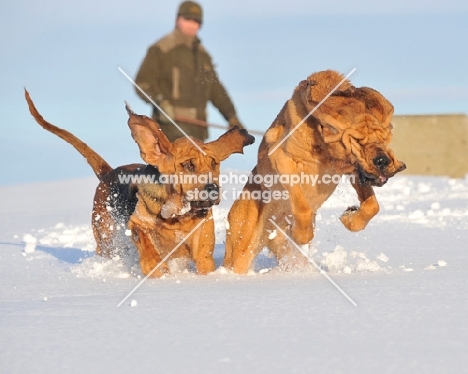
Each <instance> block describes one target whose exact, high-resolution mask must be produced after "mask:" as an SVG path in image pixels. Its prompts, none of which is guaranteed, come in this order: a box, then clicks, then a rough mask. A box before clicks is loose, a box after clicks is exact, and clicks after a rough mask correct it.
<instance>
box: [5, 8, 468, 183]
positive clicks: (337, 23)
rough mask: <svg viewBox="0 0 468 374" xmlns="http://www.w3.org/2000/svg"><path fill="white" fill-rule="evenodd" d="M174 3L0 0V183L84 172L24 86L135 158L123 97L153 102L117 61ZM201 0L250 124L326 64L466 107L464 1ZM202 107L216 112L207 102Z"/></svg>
mask: <svg viewBox="0 0 468 374" xmlns="http://www.w3.org/2000/svg"><path fill="white" fill-rule="evenodd" d="M178 4H179V3H178V2H171V1H155V0H152V1H138V0H137V1H105V2H102V1H101V2H99V1H97V2H96V1H91V0H80V1H77V0H76V1H75V0H72V1H58V0H53V1H46V2H45V3H44V2H38V1H32V0H19V1H18V0H16V1H10V0H7V1H4V2H3V3H2V12H1V14H0V28H1V31H2V32H1V33H0V47H1V50H2V59H0V68H1V84H0V99H1V102H2V104H1V115H2V119H3V120H2V124H1V126H2V131H1V134H0V141H1V144H2V145H1V148H0V158H1V159H2V163H1V167H2V170H1V171H2V172H1V175H0V184H5V183H16V182H28V181H34V180H48V179H63V178H71V177H80V176H84V175H92V172H91V171H90V170H89V168H88V166H87V165H86V164H85V163H84V162H83V160H82V159H81V156H79V155H78V154H75V153H76V151H74V150H72V149H71V147H70V146H69V145H67V144H64V143H63V141H61V140H59V139H58V138H55V137H54V136H53V135H51V134H48V133H46V132H45V131H43V130H41V129H40V128H39V127H38V126H37V125H36V124H35V122H34V121H33V120H32V118H31V117H30V115H29V113H28V111H27V108H26V105H25V102H24V98H23V87H27V88H28V90H29V91H30V93H31V96H32V98H33V99H34V100H35V102H36V104H37V107H38V109H39V111H40V112H41V113H42V114H43V115H44V117H45V118H46V119H49V120H50V121H51V122H53V123H54V124H56V125H58V126H60V127H64V128H66V129H68V130H70V131H72V132H73V133H75V134H76V135H77V136H79V137H80V138H81V139H82V140H83V141H85V142H87V143H88V144H90V145H91V146H92V147H93V148H94V149H95V150H96V151H98V152H99V153H100V154H101V155H102V156H103V157H104V158H106V160H108V161H109V162H110V163H111V164H112V165H113V166H117V165H119V164H124V163H130V162H135V161H138V150H137V148H136V145H135V144H134V142H133V140H132V139H131V138H130V134H129V131H128V128H127V125H126V119H127V118H126V113H125V110H124V107H123V101H124V100H128V101H129V102H130V104H131V105H132V107H133V109H134V110H135V111H137V112H139V113H142V114H149V113H150V108H149V106H148V105H146V104H145V103H143V102H142V101H141V100H140V99H139V98H138V97H137V96H136V95H135V93H134V91H133V88H132V85H131V83H130V82H128V80H127V79H126V78H125V77H124V76H123V75H122V74H121V73H120V72H119V70H118V68H119V67H121V68H122V69H123V70H124V71H125V72H126V73H128V75H130V76H131V77H134V76H135V74H136V72H137V70H138V67H139V64H140V63H141V60H142V59H143V57H144V55H145V52H146V49H147V48H148V46H149V45H150V44H152V43H153V42H154V41H156V40H157V39H158V38H160V37H161V36H162V35H164V34H166V33H168V32H170V31H171V30H172V28H173V26H174V19H175V12H176V9H177V6H178ZM202 5H203V7H204V10H205V17H204V24H203V28H202V30H201V32H200V38H201V39H202V41H203V43H204V44H205V46H206V48H207V49H208V51H209V52H210V53H211V55H212V57H213V60H214V62H215V63H216V66H217V70H218V73H219V75H220V78H221V80H222V82H223V83H224V84H225V86H226V87H227V89H228V91H229V93H230V94H231V96H232V98H233V101H234V103H235V105H236V108H237V110H238V114H239V117H240V118H241V120H242V121H243V122H244V124H245V125H246V126H247V127H248V128H253V129H257V130H265V129H266V128H267V127H268V126H269V125H270V124H271V122H272V120H273V119H274V118H275V116H276V114H277V113H278V111H279V110H280V109H281V106H282V105H283V103H284V101H285V100H287V99H288V98H289V97H290V95H291V92H292V91H293V89H294V87H295V85H297V83H298V82H299V81H300V80H302V79H304V78H305V77H307V75H309V74H311V73H312V72H314V71H317V70H323V69H329V68H331V69H336V70H339V71H341V72H342V73H344V74H347V73H348V72H350V71H351V70H352V69H353V68H356V72H355V73H354V74H353V75H352V76H351V81H352V82H353V83H354V84H355V85H357V86H370V87H373V88H375V89H377V90H378V91H380V92H381V93H383V94H384V95H385V96H387V98H389V99H390V101H391V102H392V103H393V104H394V106H395V112H396V113H397V114H421V113H455V112H456V113H467V112H468V73H467V67H468V48H467V47H466V46H467V35H468V23H467V19H468V17H467V16H468V2H465V1H453V0H452V1H444V2H441V1H432V0H431V1H414V0H409V1H402V0H401V1H400V0H399V1H384V2H369V1H368V0H365V1H364V0H362V1H353V2H350V1H345V0H335V1H330V0H328V1H301V0H290V1H287V2H284V1H281V2H280V1H242V0H241V1H228V2H221V1H214V0H209V1H203V2H202ZM209 114H210V120H211V121H213V122H216V123H221V124H222V123H223V119H222V118H221V117H220V116H219V115H218V114H217V112H216V110H215V109H213V108H211V107H210V109H209ZM211 134H212V137H213V138H216V137H218V136H219V135H220V134H221V132H220V131H212V132H211ZM258 140H260V139H258ZM62 143H63V144H62ZM258 143H259V141H258V142H257V145H258ZM255 152H256V148H255V147H251V149H250V150H249V151H248V152H247V156H246V157H244V158H242V156H239V158H235V159H234V161H235V163H236V166H238V165H239V164H243V165H244V166H245V167H246V169H250V168H251V166H252V162H254V159H255ZM5 160H8V161H7V162H5Z"/></svg>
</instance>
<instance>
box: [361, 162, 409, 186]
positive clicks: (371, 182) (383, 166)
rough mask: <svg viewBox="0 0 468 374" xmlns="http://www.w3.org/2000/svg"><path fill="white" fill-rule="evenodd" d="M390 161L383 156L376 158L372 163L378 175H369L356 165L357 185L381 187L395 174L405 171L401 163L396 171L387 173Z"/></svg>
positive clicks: (404, 166)
mask: <svg viewBox="0 0 468 374" xmlns="http://www.w3.org/2000/svg"><path fill="white" fill-rule="evenodd" d="M391 162H392V161H391V160H390V159H389V158H388V157H387V156H385V155H379V156H376V157H375V158H374V159H373V160H372V163H373V165H374V167H375V168H376V169H377V171H378V173H376V174H374V173H369V172H366V171H365V170H364V169H363V168H362V166H361V165H359V164H358V165H357V167H356V171H357V174H358V178H359V184H360V185H361V186H364V187H365V186H375V187H382V186H383V185H384V184H385V183H387V181H388V180H389V179H390V178H391V177H393V176H394V175H395V174H396V173H399V172H400V171H403V170H405V169H406V165H405V164H404V163H403V162H401V165H400V166H399V167H398V169H396V170H394V171H392V172H389V170H388V167H389V166H390V165H391Z"/></svg>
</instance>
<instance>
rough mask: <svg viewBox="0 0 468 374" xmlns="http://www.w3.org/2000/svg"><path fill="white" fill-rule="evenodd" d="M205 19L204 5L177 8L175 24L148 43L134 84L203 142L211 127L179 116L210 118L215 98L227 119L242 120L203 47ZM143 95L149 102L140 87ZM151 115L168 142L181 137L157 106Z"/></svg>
mask: <svg viewBox="0 0 468 374" xmlns="http://www.w3.org/2000/svg"><path fill="white" fill-rule="evenodd" d="M202 19H203V14H202V8H201V6H200V5H199V4H197V3H195V2H193V1H184V2H183V3H181V4H180V6H179V10H178V12H177V20H176V27H175V29H174V31H173V32H172V33H170V34H169V35H166V36H165V37H163V38H162V39H160V40H159V41H158V42H156V43H155V44H153V45H152V46H151V47H149V49H148V52H147V54H146V57H145V59H144V60H143V62H142V64H141V67H140V70H139V71H138V74H137V77H136V79H135V82H136V83H137V85H138V86H139V87H140V88H141V89H142V90H143V91H145V92H146V94H147V95H149V96H150V97H151V99H152V100H154V102H155V103H156V104H158V105H159V106H160V107H161V108H162V109H163V110H164V111H165V112H166V113H167V114H168V115H169V116H170V117H171V118H172V119H174V120H175V121H176V123H177V124H178V125H179V126H180V127H181V128H182V129H183V130H184V131H185V132H186V133H187V134H188V135H190V136H193V137H194V138H197V139H200V140H202V141H204V140H206V138H208V129H207V128H205V127H200V126H196V125H194V124H190V121H189V120H186V121H187V122H185V123H184V122H183V121H180V120H177V118H178V117H179V118H180V117H185V118H189V119H191V120H195V121H196V120H198V121H200V120H201V121H206V105H207V103H208V101H211V102H212V103H213V105H214V106H215V107H216V108H218V110H219V111H220V113H221V114H222V115H223V117H224V118H225V119H226V120H227V121H228V123H229V127H234V126H235V125H238V126H240V127H242V125H241V124H240V122H239V120H238V118H237V115H236V110H235V108H234V105H233V104H232V101H231V99H230V98H229V95H228V93H227V92H226V89H225V88H224V86H223V85H222V84H221V83H220V81H219V79H218V76H217V74H216V71H215V70H214V68H213V63H212V62H211V57H210V55H209V54H208V52H207V51H206V50H205V48H204V47H203V46H202V45H201V43H200V39H198V37H197V32H198V30H199V29H200V27H201V24H202ZM137 93H138V94H139V96H140V97H141V98H142V99H143V100H145V101H146V102H148V103H150V101H149V100H148V98H147V97H145V96H144V95H143V94H142V93H141V92H140V91H139V90H137ZM153 118H154V119H155V120H156V121H157V122H158V123H159V124H160V126H161V129H162V130H163V131H164V133H165V134H166V136H167V137H168V138H169V140H170V141H174V140H175V139H177V138H180V137H181V136H183V134H182V133H181V132H180V131H179V130H178V129H177V127H176V126H174V125H173V124H172V123H171V122H170V121H169V120H168V119H167V118H166V116H165V115H164V114H162V113H160V111H159V110H158V109H157V108H156V107H153Z"/></svg>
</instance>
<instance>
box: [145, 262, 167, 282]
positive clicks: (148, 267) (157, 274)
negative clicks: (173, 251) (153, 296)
mask: <svg viewBox="0 0 468 374" xmlns="http://www.w3.org/2000/svg"><path fill="white" fill-rule="evenodd" d="M158 265H159V263H156V262H155V261H140V267H141V272H142V273H143V274H144V275H145V276H148V275H149V277H150V278H161V277H162V276H163V275H165V274H169V273H170V272H171V271H170V269H169V266H168V265H167V264H166V263H162V264H160V265H159V267H158ZM156 267H157V269H156V270H154V269H155V268H156Z"/></svg>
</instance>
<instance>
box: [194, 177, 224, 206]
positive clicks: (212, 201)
mask: <svg viewBox="0 0 468 374" xmlns="http://www.w3.org/2000/svg"><path fill="white" fill-rule="evenodd" d="M220 200H221V196H220V191H219V186H218V185H217V184H216V183H208V184H207V185H205V187H203V190H201V191H196V193H195V199H194V200H191V201H190V206H191V208H192V209H195V210H196V209H206V208H210V207H212V206H213V205H216V204H219V202H220Z"/></svg>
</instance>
